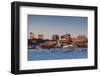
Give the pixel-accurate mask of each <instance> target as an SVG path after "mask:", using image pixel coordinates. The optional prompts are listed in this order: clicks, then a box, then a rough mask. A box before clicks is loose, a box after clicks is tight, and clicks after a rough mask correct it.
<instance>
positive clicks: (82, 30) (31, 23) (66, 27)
mask: <svg viewBox="0 0 100 76" xmlns="http://www.w3.org/2000/svg"><path fill="white" fill-rule="evenodd" d="M87 31H88V18H87V17H77V16H50V15H28V38H29V32H33V33H34V34H43V35H44V38H49V39H51V38H52V34H58V35H59V36H60V35H64V34H71V36H77V35H86V36H87Z"/></svg>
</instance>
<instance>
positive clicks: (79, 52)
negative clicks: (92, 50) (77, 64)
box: [28, 48, 88, 61]
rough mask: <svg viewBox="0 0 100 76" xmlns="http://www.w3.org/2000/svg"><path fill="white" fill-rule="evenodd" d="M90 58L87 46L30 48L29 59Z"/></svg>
mask: <svg viewBox="0 0 100 76" xmlns="http://www.w3.org/2000/svg"><path fill="white" fill-rule="evenodd" d="M83 58H88V50H87V48H66V49H64V48H55V49H28V61H33V60H55V59H83Z"/></svg>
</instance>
